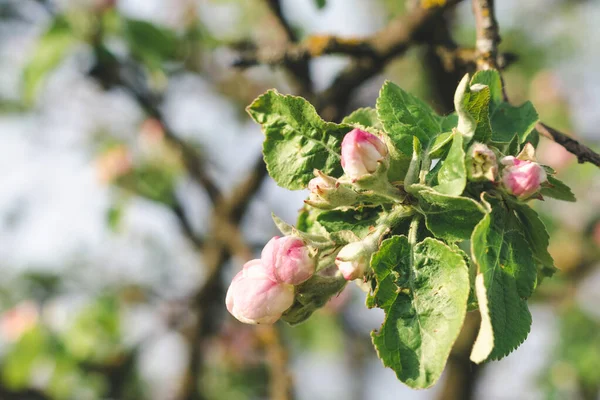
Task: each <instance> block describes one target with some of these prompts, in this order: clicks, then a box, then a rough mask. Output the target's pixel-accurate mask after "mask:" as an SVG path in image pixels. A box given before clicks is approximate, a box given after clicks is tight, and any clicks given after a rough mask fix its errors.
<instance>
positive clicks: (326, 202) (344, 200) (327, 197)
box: [305, 170, 358, 210]
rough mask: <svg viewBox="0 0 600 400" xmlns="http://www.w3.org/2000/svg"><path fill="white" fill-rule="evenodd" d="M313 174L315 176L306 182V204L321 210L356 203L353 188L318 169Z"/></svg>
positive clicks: (355, 194)
mask: <svg viewBox="0 0 600 400" xmlns="http://www.w3.org/2000/svg"><path fill="white" fill-rule="evenodd" d="M314 174H315V178H313V179H311V180H310V182H308V188H309V189H310V195H309V197H308V200H306V201H305V203H306V204H308V205H309V206H312V207H315V208H320V209H323V210H332V209H334V208H336V207H344V206H350V205H353V204H355V203H356V201H357V197H358V196H357V193H356V192H355V191H354V190H352V189H351V188H349V187H346V186H345V185H343V184H340V182H338V180H337V179H335V178H333V177H331V176H328V175H325V174H324V173H323V172H321V171H319V170H315V171H314Z"/></svg>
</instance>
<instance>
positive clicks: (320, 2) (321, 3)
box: [314, 0, 327, 10]
mask: <svg viewBox="0 0 600 400" xmlns="http://www.w3.org/2000/svg"><path fill="white" fill-rule="evenodd" d="M314 1H315V5H316V6H317V8H318V9H319V10H322V9H324V8H325V6H327V0H314Z"/></svg>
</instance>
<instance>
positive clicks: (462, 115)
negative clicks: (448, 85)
mask: <svg viewBox="0 0 600 400" xmlns="http://www.w3.org/2000/svg"><path fill="white" fill-rule="evenodd" d="M490 97H491V95H490V88H489V87H488V86H485V85H484V84H481V83H475V84H473V83H472V82H471V83H469V77H468V75H465V77H464V78H463V79H462V80H461V81H460V83H459V84H458V87H457V89H456V93H455V94H454V106H455V108H456V113H457V114H458V126H457V128H456V129H457V130H458V131H459V132H460V133H462V134H463V135H464V136H465V138H466V139H468V140H467V142H470V141H471V140H475V141H477V142H483V143H485V142H487V141H488V140H489V139H490V137H491V136H492V130H491V126H490V120H489V115H490V111H489V110H490Z"/></svg>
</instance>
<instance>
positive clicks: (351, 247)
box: [226, 129, 546, 324]
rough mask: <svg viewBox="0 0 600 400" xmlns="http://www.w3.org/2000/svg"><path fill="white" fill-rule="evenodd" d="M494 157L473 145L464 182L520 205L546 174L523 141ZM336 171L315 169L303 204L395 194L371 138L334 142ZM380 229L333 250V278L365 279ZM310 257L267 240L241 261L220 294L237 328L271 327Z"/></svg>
mask: <svg viewBox="0 0 600 400" xmlns="http://www.w3.org/2000/svg"><path fill="white" fill-rule="evenodd" d="M499 156H500V154H499V153H498V152H497V151H496V150H492V149H491V148H490V147H488V146H487V145H485V144H482V143H475V144H473V145H472V146H471V147H470V148H469V150H468V151H467V154H466V160H465V161H466V167H467V175H468V179H469V180H470V181H474V182H485V181H488V182H491V183H492V184H493V185H494V186H495V187H497V188H499V189H500V190H503V191H504V192H505V193H508V194H510V195H513V196H516V197H517V198H518V199H520V200H526V199H528V198H531V197H534V196H535V195H536V193H538V192H539V190H540V188H541V184H542V183H543V182H544V181H545V180H546V172H545V171H544V168H543V167H542V166H541V165H539V164H538V163H536V162H535V158H534V148H533V146H532V145H531V144H529V143H528V144H526V145H525V146H524V148H523V150H522V151H521V153H520V154H519V155H518V156H517V157H513V156H506V157H502V158H501V159H500V164H498V162H497V159H498V158H499ZM341 166H342V169H343V171H344V176H342V177H341V178H339V179H338V178H334V177H331V176H328V175H326V174H324V173H323V172H321V171H315V178H313V179H312V180H311V181H310V182H309V183H308V188H309V190H310V195H309V198H308V200H307V201H306V203H307V204H309V205H311V206H313V207H316V208H322V209H326V210H327V209H334V208H339V207H351V206H355V205H356V203H357V199H358V196H359V195H360V193H361V191H363V192H365V191H366V192H374V193H376V194H378V193H383V192H386V191H387V194H388V195H389V193H393V191H394V190H398V189H397V188H395V187H394V186H393V185H392V184H391V183H390V182H389V181H388V179H387V168H388V167H389V152H388V148H387V146H386V144H385V143H384V141H383V140H382V139H381V138H380V137H378V136H377V135H375V134H372V133H369V132H365V131H363V130H360V129H353V130H351V131H350V132H349V133H347V134H346V135H345V136H344V139H343V141H342V144H341ZM501 166H503V167H502V169H501V170H500V167H501ZM383 194H384V195H385V194H386V193H383ZM385 232H386V231H385V229H377V228H375V229H373V230H372V232H371V233H370V234H368V235H367V236H366V237H365V238H362V239H361V240H358V241H354V242H351V243H349V244H347V245H345V246H343V247H341V249H337V250H336V251H337V254H336V256H335V261H334V262H335V265H336V266H337V269H338V272H337V273H338V274H341V275H342V276H343V277H344V279H346V280H355V279H361V278H364V277H365V274H366V273H367V271H368V268H369V264H370V258H371V255H372V254H373V253H374V252H376V251H377V249H378V246H379V243H380V240H381V238H382V236H383V235H384V233H385ZM317 259H318V249H315V248H312V247H311V246H310V245H309V244H307V243H306V241H305V240H304V239H303V238H301V237H296V236H285V237H277V236H276V237H274V238H272V239H271V240H270V241H269V242H268V243H267V245H266V246H265V247H264V249H263V250H262V253H261V258H260V259H255V260H251V261H248V262H247V263H246V264H245V265H244V266H243V268H242V270H241V271H240V272H239V273H238V274H237V275H236V276H235V277H234V278H233V281H232V282H231V285H230V287H229V290H228V292H227V298H226V304H227V309H228V310H229V312H230V313H231V314H232V315H233V316H235V317H236V318H237V319H238V320H240V321H241V322H244V323H249V324H260V323H266V324H269V323H274V322H275V321H277V320H278V319H279V318H280V317H281V316H282V314H283V313H285V311H286V310H288V309H289V308H290V307H291V306H292V304H293V303H294V299H295V287H296V286H298V285H300V284H302V283H304V282H306V281H307V280H308V279H310V278H311V277H312V276H313V275H314V274H315V273H317V264H318V263H317ZM325 267H329V266H328V265H327V266H325Z"/></svg>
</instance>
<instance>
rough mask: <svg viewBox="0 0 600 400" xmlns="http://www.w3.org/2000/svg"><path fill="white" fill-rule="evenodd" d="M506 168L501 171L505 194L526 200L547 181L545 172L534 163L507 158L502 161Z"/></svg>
mask: <svg viewBox="0 0 600 400" xmlns="http://www.w3.org/2000/svg"><path fill="white" fill-rule="evenodd" d="M502 164H503V165H505V166H506V167H505V168H504V169H503V170H502V184H503V185H504V187H505V188H506V190H507V192H508V193H510V194H512V195H515V196H517V197H518V198H520V199H526V198H528V197H530V196H531V195H533V194H534V193H536V192H537V191H538V190H540V186H541V184H542V182H545V181H546V179H547V175H546V171H544V168H543V167H542V166H541V165H539V164H538V163H536V162H533V161H526V160H520V159H518V158H515V157H512V156H508V157H504V158H503V159H502Z"/></svg>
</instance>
